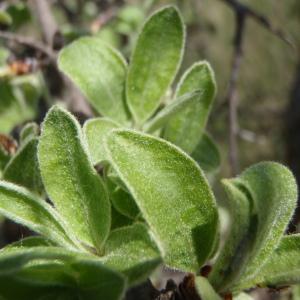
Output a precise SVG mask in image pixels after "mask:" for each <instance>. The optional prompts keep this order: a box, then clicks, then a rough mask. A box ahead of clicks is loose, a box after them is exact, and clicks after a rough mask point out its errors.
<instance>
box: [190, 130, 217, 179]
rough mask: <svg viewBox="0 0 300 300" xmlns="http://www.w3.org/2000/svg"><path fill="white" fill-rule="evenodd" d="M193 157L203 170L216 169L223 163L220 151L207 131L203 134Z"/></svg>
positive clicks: (208, 171)
mask: <svg viewBox="0 0 300 300" xmlns="http://www.w3.org/2000/svg"><path fill="white" fill-rule="evenodd" d="M191 157H192V158H193V159H194V160H195V161H196V162H197V163H198V164H199V165H200V167H201V168H202V170H203V171H205V172H207V173H210V172H213V171H215V170H216V169H218V168H219V166H220V164H221V154H220V151H219V149H218V147H217V145H216V144H215V142H214V141H213V140H212V138H211V137H210V136H209V135H208V134H207V133H203V134H202V136H201V139H200V141H199V143H198V145H197V146H196V148H195V150H194V151H193V152H192V154H191Z"/></svg>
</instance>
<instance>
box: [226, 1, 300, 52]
mask: <svg viewBox="0 0 300 300" xmlns="http://www.w3.org/2000/svg"><path fill="white" fill-rule="evenodd" d="M221 1H223V2H225V3H226V4H227V5H229V6H230V7H231V8H232V9H233V11H235V12H236V13H241V14H243V15H244V16H245V17H249V18H251V19H253V20H254V21H255V22H257V23H258V24H259V25H261V26H262V27H264V28H266V29H267V30H268V31H269V32H271V33H272V34H274V35H275V36H277V37H278V38H279V39H281V40H282V41H284V42H285V43H287V44H289V45H290V46H292V47H294V44H293V43H292V41H291V40H290V39H289V37H288V36H287V35H286V34H285V33H284V31H283V30H281V29H280V28H277V27H275V26H274V25H273V24H272V22H271V21H270V20H269V19H268V18H267V17H266V16H265V15H263V14H260V13H259V12H257V11H255V10H254V9H252V8H250V7H249V6H247V5H245V4H242V3H240V2H238V1H237V0H221Z"/></svg>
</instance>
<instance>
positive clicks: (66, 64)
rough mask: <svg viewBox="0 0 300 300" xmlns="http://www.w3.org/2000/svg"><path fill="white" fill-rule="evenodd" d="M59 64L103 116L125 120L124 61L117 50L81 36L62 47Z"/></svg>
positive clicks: (126, 113) (126, 115)
mask: <svg viewBox="0 0 300 300" xmlns="http://www.w3.org/2000/svg"><path fill="white" fill-rule="evenodd" d="M58 65H59V68H60V69H61V70H62V71H63V72H64V73H65V74H67V75H68V76H69V77H70V78H71V79H72V80H73V81H74V82H75V83H76V84H77V85H78V86H79V88H80V89H81V91H82V92H83V93H84V94H85V96H86V97H87V99H88V101H89V102H90V103H91V105H92V106H93V107H94V108H95V109H96V110H97V111H98V112H99V113H100V114H101V115H103V116H105V117H109V118H111V119H113V120H116V121H118V122H120V123H127V121H128V118H129V117H128V112H127V108H126V104H125V99H124V89H125V78H126V68H127V66H126V62H125V60H124V58H123V57H122V56H121V54H120V53H119V52H118V51H117V50H115V49H113V48H111V47H110V46H108V45H107V44H106V43H104V42H103V41H101V39H99V38H95V37H83V38H80V39H78V40H77V41H75V42H73V43H72V44H71V45H69V46H67V47H66V48H64V49H63V50H62V51H61V53H60V55H59V59H58Z"/></svg>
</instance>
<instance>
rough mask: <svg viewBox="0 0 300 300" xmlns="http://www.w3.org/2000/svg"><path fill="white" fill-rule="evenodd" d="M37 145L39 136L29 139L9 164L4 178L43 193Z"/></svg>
mask: <svg viewBox="0 0 300 300" xmlns="http://www.w3.org/2000/svg"><path fill="white" fill-rule="evenodd" d="M37 145H38V138H32V139H29V140H27V142H25V143H24V144H23V145H22V146H21V147H20V148H19V149H18V151H17V153H16V154H15V155H14V156H13V157H12V159H11V160H10V161H9V163H8V164H7V166H6V168H5V169H4V172H3V179H5V180H7V181H9V182H13V183H15V184H18V185H21V186H23V187H26V188H27V189H29V190H30V191H32V192H35V193H37V194H39V195H41V194H43V192H44V188H43V183H42V180H41V174H40V170H39V166H38V159H37Z"/></svg>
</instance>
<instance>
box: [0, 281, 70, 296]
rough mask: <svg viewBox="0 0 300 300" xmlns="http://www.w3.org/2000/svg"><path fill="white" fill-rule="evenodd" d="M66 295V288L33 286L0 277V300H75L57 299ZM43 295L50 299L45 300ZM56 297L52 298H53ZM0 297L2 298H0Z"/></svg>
mask: <svg viewBox="0 0 300 300" xmlns="http://www.w3.org/2000/svg"><path fill="white" fill-rule="evenodd" d="M66 294H67V292H66V287H58V286H56V287H53V286H52V287H43V286H37V285H35V284H29V283H28V282H23V281H22V280H20V279H16V278H15V277H14V276H0V299H1V300H2V299H4V300H16V299H22V300H32V299H35V300H50V299H51V300H75V299H76V298H75V296H74V294H73V298H58V297H59V295H63V296H65V295H66ZM45 295H48V296H50V295H51V296H52V298H46V296H45ZM55 295H56V296H57V297H56V298H54V296H55ZM1 296H2V297H3V298H1Z"/></svg>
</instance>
